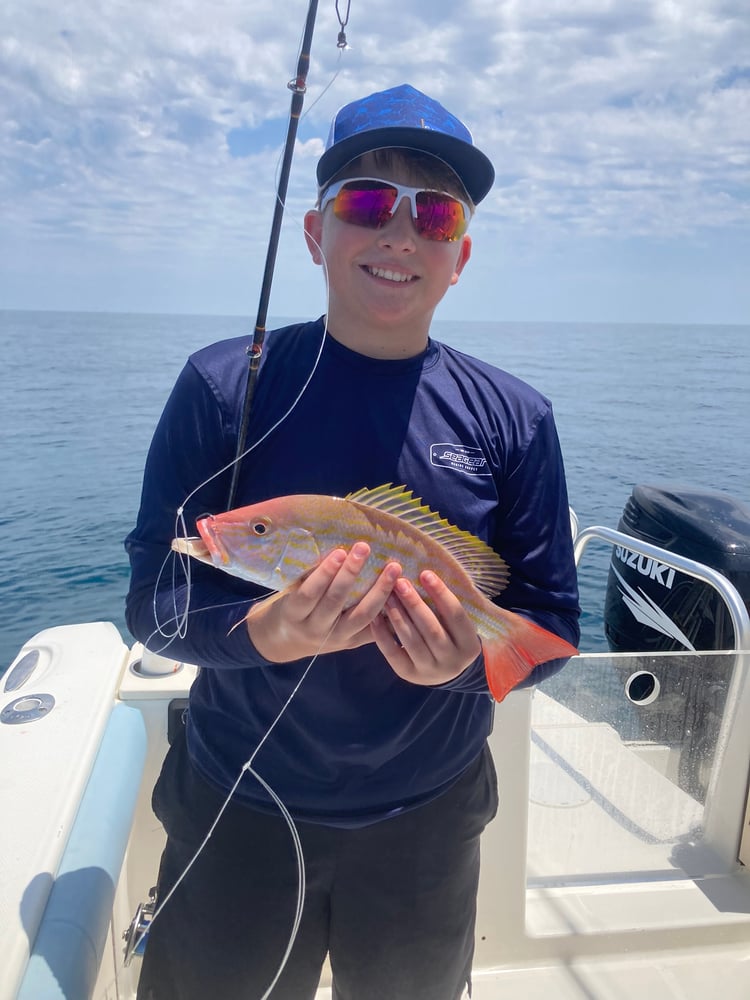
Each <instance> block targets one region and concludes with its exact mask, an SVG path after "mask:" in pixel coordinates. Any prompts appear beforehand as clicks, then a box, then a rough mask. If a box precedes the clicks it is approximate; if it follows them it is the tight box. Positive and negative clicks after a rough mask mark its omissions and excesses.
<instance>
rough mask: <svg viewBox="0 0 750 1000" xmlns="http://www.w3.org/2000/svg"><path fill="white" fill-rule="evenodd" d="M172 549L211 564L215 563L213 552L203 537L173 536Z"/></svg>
mask: <svg viewBox="0 0 750 1000" xmlns="http://www.w3.org/2000/svg"><path fill="white" fill-rule="evenodd" d="M172 551H173V552H179V553H180V555H183V556H190V557H191V558H193V559H198V560H199V561H200V562H206V563H211V565H213V559H212V558H211V553H210V552H209V549H208V546H207V545H206V543H205V542H204V541H203V539H202V538H198V537H195V538H173V539H172Z"/></svg>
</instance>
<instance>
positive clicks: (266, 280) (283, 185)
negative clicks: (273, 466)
mask: <svg viewBox="0 0 750 1000" xmlns="http://www.w3.org/2000/svg"><path fill="white" fill-rule="evenodd" d="M350 5H351V0H347V8H346V15H345V16H344V17H343V18H342V16H341V13H340V11H339V0H336V16H337V17H338V21H339V27H340V30H339V34H338V39H337V41H336V45H337V47H338V48H340V49H344V48H346V33H345V28H346V25H347V22H348V20H349V7H350ZM317 11H318V0H310V5H309V7H308V9H307V18H306V20H305V31H304V34H303V37H302V44H301V46H300V54H299V60H298V62H297V75H296V76H295V78H294V79H293V80H290V81H289V83H288V84H287V87H288V88H289V90H291V92H292V106H291V109H290V112H289V125H288V128H287V134H286V142H285V143H284V153H283V158H282V162H281V170H280V172H279V183H278V187H277V190H276V203H275V205H274V212H273V220H272V223H271V235H270V237H269V241H268V250H267V251H266V264H265V268H264V271H263V281H262V283H261V289H260V299H259V302H258V313H257V317H256V321H255V331H254V333H253V341H252V344H251V345H250V346H249V347H248V349H247V354H248V358H249V363H248V374H247V384H246V386H245V397H244V401H243V404H242V419H241V421H240V429H239V433H238V435H237V451H236V454H235V459H234V462H233V464H232V481H231V484H230V487H229V496H228V498H227V510H231V509H232V507H233V506H234V500H235V495H236V493H237V484H238V481H239V473H240V462H241V461H242V456H243V454H244V452H245V445H246V443H247V431H248V425H249V422H250V410H251V408H252V404H253V397H254V395H255V386H256V383H257V381H258V371H259V369H260V359H261V357H262V354H263V341H264V339H265V335H266V318H267V314H268V301H269V299H270V296H271V283H272V281H273V271H274V266H275V263H276V254H277V251H278V248H279V233H280V231H281V221H282V217H283V215H284V206H285V204H286V193H287V188H288V185H289V173H290V171H291V168H292V156H293V154H294V143H295V140H296V138H297V126H298V125H299V120H300V115H301V113H302V105H303V103H304V100H305V93H306V91H307V86H306V81H307V72H308V69H309V68H310V49H311V47H312V36H313V31H314V29H315V18H316V15H317Z"/></svg>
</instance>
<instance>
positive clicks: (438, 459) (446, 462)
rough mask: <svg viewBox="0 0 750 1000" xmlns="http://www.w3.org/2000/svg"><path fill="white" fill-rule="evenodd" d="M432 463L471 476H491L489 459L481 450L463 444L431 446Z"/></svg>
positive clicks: (442, 443)
mask: <svg viewBox="0 0 750 1000" xmlns="http://www.w3.org/2000/svg"><path fill="white" fill-rule="evenodd" d="M430 463H431V464H432V465H437V466H439V467H440V468H442V469H455V471H456V472H465V473H466V474H467V475H469V476H491V475H492V473H491V471H490V469H489V466H488V465H487V459H486V458H485V457H484V455H483V454H482V449H481V448H467V447H466V445H463V444H447V443H445V442H440V443H439V444H432V445H430Z"/></svg>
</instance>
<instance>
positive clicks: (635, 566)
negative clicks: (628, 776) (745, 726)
mask: <svg viewBox="0 0 750 1000" xmlns="http://www.w3.org/2000/svg"><path fill="white" fill-rule="evenodd" d="M618 529H619V530H620V531H622V532H623V533H624V534H627V535H632V536H634V537H636V538H639V539H641V540H643V541H646V542H650V543H652V544H653V545H658V546H659V547H660V548H663V549H666V550H667V551H669V552H675V553H678V554H679V555H683V556H687V557H688V558H690V559H694V560H695V561H696V562H700V563H703V564H704V565H705V566H710V567H711V568H713V569H715V570H718V571H719V572H720V573H722V574H723V575H724V576H725V577H727V579H728V580H730V581H731V582H732V583H733V584H734V586H735V587H736V588H737V590H738V592H739V594H740V596H741V597H742V599H743V600H744V601H745V603H746V604H748V603H750V511H749V510H748V509H747V507H745V506H743V505H742V504H740V503H738V502H737V501H736V500H733V499H732V498H731V497H729V496H727V495H726V494H724V493H716V492H713V491H710V490H698V489H693V488H690V487H677V486H674V487H670V486H666V485H664V486H636V487H635V488H634V489H633V493H632V495H631V497H630V499H629V500H628V502H627V504H626V506H625V509H624V511H623V514H622V517H621V519H620V523H619V525H618ZM604 631H605V634H606V636H607V641H608V643H609V646H610V649H611V650H612V651H613V652H628V651H633V652H643V653H644V654H649V653H658V652H662V651H664V650H678V651H679V650H683V651H686V652H685V656H676V657H669V658H666V659H662V660H660V661H659V663H658V666H657V665H656V664H655V663H654V664H651V663H649V661H648V659H647V658H644V660H643V664H642V667H641V668H640V669H638V668H637V667H635V665H634V666H633V667H628V666H622V667H619V668H618V670H617V672H618V674H621V680H622V683H623V687H624V692H625V694H626V696H627V698H628V700H629V701H631V702H632V703H633V705H634V706H635V710H634V714H633V715H631V720H630V725H631V726H632V727H634V729H632V728H631V729H630V731H629V732H628V733H627V735H628V736H629V737H630V738H631V739H632V738H635V739H636V740H638V741H641V742H643V743H645V744H647V745H648V744H656V745H658V746H661V747H664V748H665V749H668V751H669V755H670V758H669V759H670V760H671V761H673V763H672V765H671V769H672V770H673V773H674V777H675V778H676V780H677V783H678V785H679V786H680V787H681V788H683V789H684V790H685V791H687V792H688V793H689V794H690V795H692V796H693V797H694V798H696V799H697V800H698V801H700V802H703V801H704V800H705V796H706V791H707V787H708V782H709V778H710V774H711V768H712V763H713V755H714V751H715V748H716V745H717V739H718V734H719V730H720V726H721V720H722V716H723V713H724V710H725V705H726V698H727V693H728V683H729V677H730V673H731V664H728V661H727V659H726V657H725V656H724V657H722V656H719V655H716V656H710V655H709V656H706V655H705V651H707V650H720V649H728V648H731V647H732V646H733V644H734V638H735V637H734V629H733V627H732V621H731V618H730V615H729V611H728V609H727V607H726V605H725V604H724V601H723V600H722V598H721V597H720V596H719V595H718V593H717V592H716V591H715V590H714V589H713V587H710V586H709V585H708V584H706V583H703V582H701V581H700V580H696V579H695V578H694V577H690V576H687V575H686V574H684V573H679V572H677V571H675V570H674V569H671V568H669V567H668V566H666V565H665V564H664V563H662V562H660V561H658V560H655V559H649V558H646V557H645V556H641V555H638V554H636V553H634V552H630V551H629V550H628V549H625V548H621V547H619V546H618V547H616V548H615V549H614V550H613V552H612V561H611V563H610V570H609V579H608V582H607V593H606V597H605V604H604ZM690 650H695V651H702V652H704V656H703V657H702V658H701V661H700V667H699V669H696V663H697V661H696V659H695V657H693V656H692V655H691V654H690V652H688V651H690ZM728 666H729V668H730V669H729V670H728Z"/></svg>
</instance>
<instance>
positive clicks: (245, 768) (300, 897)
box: [115, 622, 336, 1000]
mask: <svg viewBox="0 0 750 1000" xmlns="http://www.w3.org/2000/svg"><path fill="white" fill-rule="evenodd" d="M335 626H336V622H334V623H333V625H332V626H331V628H330V629H329V631H328V632H327V633H326V635H325V637H324V638H323V641H322V642H321V644H320V649H318V651H317V652H316V653H315V655H314V656H313V657H312V659H311V660H310V662H309V663H308V664H307V666H306V667H305V669H304V671H303V672H302V675H301V676H300V678H299V680H298V681H297V683H296V684H295V685H294V687H293V688H292V690H291V692H290V694H289V696H288V698H287V699H286V701H285V702H284V704H283V705H282V707H281V709H280V710H279V712H278V713H277V715H276V718H275V719H274V720H273V722H272V723H271V725H270V726H269V727H268V729H267V730H266V732H265V733H264V735H263V736H262V737H261V739H260V741H259V742H258V744H257V746H256V747H255V750H253V752H252V754H251V755H250V757H249V758H248V759H247V760H246V761H245V763H244V764H243V765H242V767H241V768H240V772H239V774H238V775H237V778H236V779H235V782H234V784H233V785H232V787H231V788H230V790H229V793H228V795H227V797H226V798H225V799H224V802H223V803H222V805H221V807H220V808H219V811H218V813H217V814H216V817H215V819H214V821H213V822H212V824H211V826H210V827H209V829H208V832H207V833H206V835H205V837H204V838H203V840H202V841H201V843H200V845H199V846H198V849H197V850H196V852H195V854H194V855H193V856H192V858H191V859H190V861H189V862H188V863H187V865H186V866H185V869H184V871H183V872H182V873H181V874H180V876H179V877H178V878H177V881H176V882H175V883H174V885H173V886H172V888H171V889H170V890H169V892H168V893H167V895H166V896H165V897H164V899H163V900H162V901H161V902H160V903H159V904H158V905H157V907H156V909H155V910H154V913H153V916H152V917H151V921H150V922H149V925H148V927H147V928H144V929H143V930H142V931H141V932H140V935H138V937H136V939H135V941H134V943H133V950H134V951H135V950H136V949H137V948H138V947H139V945H140V944H141V942H142V941H143V939H144V937H145V936H146V934H147V933H148V932H149V930H150V928H151V927H152V926H153V923H154V921H155V920H156V919H157V918H158V917H159V915H160V914H161V913H162V911H163V910H164V907H165V906H166V905H167V903H168V902H169V900H170V899H171V898H172V896H173V895H174V893H175V892H176V891H177V888H178V887H179V886H180V885H181V884H182V882H183V881H184V880H185V878H186V877H187V875H188V873H189V872H190V870H191V869H192V867H193V865H194V864H195V863H196V861H197V860H198V858H199V857H200V855H201V853H202V851H203V849H204V848H205V847H206V845H207V844H208V842H209V840H210V839H211V837H212V835H213V833H214V830H215V829H216V827H217V826H218V824H219V820H220V819H221V817H222V816H223V815H224V813H225V811H226V809H227V808H228V806H229V803H230V802H231V800H232V797H233V796H234V793H235V792H236V791H237V788H238V787H239V784H240V782H241V781H242V777H243V775H244V774H245V772H247V773H248V774H251V775H252V776H253V777H254V778H255V780H256V781H258V782H259V783H260V785H261V786H262V787H263V788H264V789H265V790H266V792H268V794H269V795H270V797H271V798H272V799H273V801H274V803H275V804H276V806H277V807H278V809H279V812H280V813H281V815H282V817H283V818H284V821H285V822H286V824H287V827H288V829H289V833H290V834H291V837H292V843H293V845H294V853H295V860H296V862H297V901H296V905H295V912H294V920H293V921H292V929H291V932H290V935H289V941H288V942H287V946H286V949H285V951H284V955H283V956H282V959H281V963H280V965H279V967H278V969H277V970H276V973H275V975H274V978H273V980H272V981H271V984H270V985H269V986H268V987H267V989H266V991H265V993H263V995H262V996H261V997H260V1000H267V998H268V997H269V995H270V994H271V991H272V990H273V988H274V987H275V985H276V983H277V982H278V980H279V977H280V976H281V974H282V972H283V971H284V968H285V967H286V963H287V962H288V960H289V956H290V954H291V952H292V948H293V947H294V942H295V940H296V938H297V933H298V931H299V926H300V923H301V921H302V911H303V907H304V902H305V889H306V880H305V857H304V853H303V850H302V841H301V839H300V836H299V831H298V830H297V827H296V825H295V823H294V819H293V818H292V815H291V813H290V812H289V810H288V809H287V807H286V806H285V805H284V803H283V802H282V800H281V799H280V798H279V796H278V795H277V794H276V792H275V791H274V790H273V789H272V788H271V786H270V785H269V784H268V782H267V781H265V779H264V778H263V777H261V775H260V774H258V772H257V771H255V770H254V769H253V766H252V765H253V761H254V760H255V758H256V757H257V756H258V754H259V753H260V751H261V749H262V747H263V744H264V743H265V742H266V740H267V739H268V737H269V736H270V735H271V733H272V732H273V730H274V729H275V728H276V725H277V724H278V723H279V721H280V720H281V718H282V716H283V715H284V713H285V712H286V710H287V708H288V707H289V705H290V704H291V703H292V701H293V699H294V697H295V695H296V694H297V692H298V691H299V689H300V687H301V686H302V684H303V682H304V680H305V678H306V677H307V675H308V674H309V673H310V670H311V669H312V666H313V664H314V663H315V661H316V660H317V659H318V656H319V655H320V651H321V649H322V648H323V646H324V645H325V643H326V640H327V639H328V636H329V635H330V634H331V632H332V631H333V629H334V628H335ZM115 981H116V980H115Z"/></svg>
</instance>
